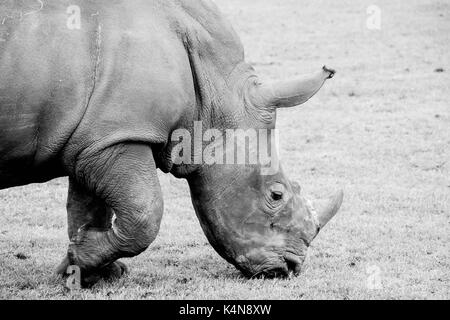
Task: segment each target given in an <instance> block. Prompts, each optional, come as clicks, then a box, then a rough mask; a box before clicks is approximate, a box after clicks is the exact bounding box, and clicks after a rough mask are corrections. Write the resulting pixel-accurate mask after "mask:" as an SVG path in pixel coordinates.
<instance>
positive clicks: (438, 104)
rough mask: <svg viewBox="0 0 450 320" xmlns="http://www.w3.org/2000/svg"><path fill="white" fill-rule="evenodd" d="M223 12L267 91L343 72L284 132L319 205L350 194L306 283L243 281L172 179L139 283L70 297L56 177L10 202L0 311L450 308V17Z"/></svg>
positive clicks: (2, 246) (259, 5)
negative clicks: (28, 302)
mask: <svg viewBox="0 0 450 320" xmlns="http://www.w3.org/2000/svg"><path fill="white" fill-rule="evenodd" d="M217 2H218V4H219V5H220V7H221V8H222V9H223V11H224V12H225V13H226V14H227V15H228V16H229V17H230V19H231V20H232V23H233V24H234V26H235V28H236V29H237V31H238V33H239V34H240V35H241V36H242V40H243V42H244V45H245V46H246V51H247V56H248V58H249V60H250V61H251V62H253V63H254V65H255V67H256V68H257V69H258V70H259V71H260V73H261V74H263V75H264V77H272V78H277V79H281V78H284V77H287V76H293V75H296V74H300V73H304V72H309V71H313V70H316V69H317V68H318V67H320V66H321V65H322V64H323V63H326V64H328V65H330V66H332V67H334V68H336V69H337V70H338V72H339V73H338V74H337V76H336V78H335V79H333V80H332V81H330V82H328V83H327V85H326V87H325V88H324V89H323V91H322V92H321V93H320V94H319V95H318V96H317V97H315V98H314V99H312V100H311V101H310V102H309V103H308V104H307V105H305V106H304V107H303V108H297V109H291V110H285V111H281V112H280V116H279V121H278V125H279V128H280V129H281V135H282V141H283V144H282V151H283V156H284V167H285V168H286V169H287V171H288V172H289V173H290V174H291V176H292V178H294V179H296V180H298V181H300V182H301V184H302V185H303V187H304V189H305V190H306V192H307V193H309V194H310V195H312V196H315V197H320V196H323V195H325V194H327V193H328V192H329V191H331V190H333V189H335V188H337V187H338V186H341V187H343V188H344V189H345V192H346V198H345V203H344V205H343V207H342V210H341V212H340V214H339V215H338V216H337V217H336V218H335V220H334V221H333V222H331V223H330V224H329V226H327V228H326V229H325V230H324V231H323V232H322V233H321V235H320V236H319V237H318V238H317V240H316V241H315V242H314V244H313V246H312V247H311V250H310V254H309V257H308V260H307V263H306V266H305V270H304V272H303V274H302V275H301V276H300V277H298V278H295V279H291V280H270V281H269V280H251V281H248V280H245V279H244V278H242V277H241V275H240V274H239V273H238V272H237V271H236V270H235V269H234V268H233V267H231V266H230V265H228V264H227V263H226V262H224V261H223V260H222V259H221V258H220V257H219V256H218V255H217V254H216V253H215V252H214V251H213V249H212V248H211V247H210V246H209V244H208V243H207V241H206V238H205V237H204V235H203V233H202V231H201V229H200V227H199V223H198V222H197V220H196V217H195V214H194V212H193V209H192V206H191V204H190V199H189V195H188V190H187V187H186V184H185V182H183V181H177V180H175V179H174V178H172V177H169V176H164V175H161V183H162V186H163V189H164V195H165V206H166V209H165V211H166V212H165V216H164V219H163V224H162V228H161V232H160V235H159V237H158V239H157V240H156V241H155V243H154V244H153V245H152V246H151V247H150V248H149V249H148V250H147V251H146V252H145V253H143V254H142V255H140V256H139V257H136V258H133V259H130V260H128V265H129V266H130V267H131V274H130V275H128V276H127V277H125V278H123V279H121V280H119V281H117V282H115V283H100V284H98V285H97V286H95V287H94V288H93V289H91V290H83V291H81V292H78V293H73V294H72V293H69V292H67V291H66V290H65V289H64V288H63V282H62V281H61V280H59V279H57V278H56V277H55V276H54V275H53V270H54V268H55V266H56V265H57V264H58V263H59V261H60V259H61V258H62V256H63V255H64V253H65V250H66V246H67V236H66V219H65V209H64V206H65V197H66V188H67V182H66V180H65V179H59V180H55V181H52V182H50V183H48V184H43V185H32V186H27V187H23V188H16V189H11V190H4V191H1V192H0V298H4V299H5V298H24V299H34V298H38V299H46V298H56V299H70V298H84V299H98V298H100V299H166V298H180V299H185V298H189V299H211V298H220V299H229V298H233V299H234V298H238V299H239V298H243V299H246V298H251V299H270V298H272V299H310V298H331V299H357V298H362V299H374V298H387V299H391V298H392V299H406V298H440V299H444V298H446V299H448V298H450V257H449V255H450V248H449V240H450V239H449V235H450V225H449V223H450V220H449V217H450V175H449V173H450V105H449V104H450V102H449V101H450V85H449V84H450V77H449V75H450V63H449V62H450V61H449V59H450V55H449V51H450V45H449V43H450V4H449V3H448V2H447V1H443V0H442V1H426V0H412V1H388V0H379V1H376V4H377V5H378V6H379V7H380V9H381V17H382V25H381V30H379V31H371V30H369V29H367V28H366V18H367V14H366V8H367V7H368V6H369V5H371V4H372V1H356V0H355V1H350V0H346V1H333V0H322V1H297V0H283V1H281V0H279V1H277V0H258V1H252V0H220V1H219V0H217ZM439 68H442V69H443V70H439ZM439 71H443V72H439ZM377 277H378V278H379V279H380V280H381V286H378V287H377V288H374V287H373V286H371V284H376V280H377ZM374 280H375V282H374Z"/></svg>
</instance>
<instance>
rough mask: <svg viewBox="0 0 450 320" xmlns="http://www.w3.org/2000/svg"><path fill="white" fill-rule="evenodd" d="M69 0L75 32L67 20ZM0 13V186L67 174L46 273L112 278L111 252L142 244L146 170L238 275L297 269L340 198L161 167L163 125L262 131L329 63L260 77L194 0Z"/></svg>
mask: <svg viewBox="0 0 450 320" xmlns="http://www.w3.org/2000/svg"><path fill="white" fill-rule="evenodd" d="M41 4H42V6H41ZM74 5H75V6H78V7H79V8H80V14H81V20H80V21H81V24H80V28H78V29H77V28H75V29H72V28H69V27H68V26H67V19H68V14H67V8H68V7H69V6H74ZM3 19H4V23H3V24H1V25H0V39H1V41H0V188H10V187H14V186H19V185H26V184H29V183H37V182H45V181H48V180H50V179H54V178H57V177H63V176H68V177H69V192H68V200H67V213H68V229H69V230H68V234H69V240H70V243H69V248H68V253H67V256H66V257H65V258H64V260H63V262H62V263H61V265H60V266H59V268H58V273H60V274H64V273H65V272H66V269H67V267H68V266H69V265H77V266H79V267H80V268H81V270H82V274H83V279H84V282H85V284H89V283H92V282H95V281H97V280H98V279H99V278H100V277H103V276H106V277H109V276H111V275H112V276H120V275H121V274H122V273H123V272H124V271H125V270H126V268H125V266H124V265H123V264H122V263H120V262H117V260H118V259H120V258H125V257H132V256H135V255H138V254H139V253H141V252H142V251H144V250H145V249H146V248H147V247H148V246H149V245H150V244H151V243H152V242H153V240H154V239H155V237H156V236H157V234H158V231H159V226H160V222H161V217H162V214H163V202H162V195H161V188H160V186H159V182H158V178H157V172H156V171H157V169H160V170H162V171H163V172H166V173H170V174H173V175H174V176H176V177H177V178H181V179H187V181H188V183H189V186H190V190H191V196H192V202H193V205H194V208H195V211H196V214H197V216H198V218H199V220H200V223H201V226H202V228H203V230H204V232H205V234H206V236H207V238H208V240H209V241H210V243H211V244H212V246H213V247H214V248H215V249H216V251H217V252H218V253H219V254H220V255H221V256H222V257H223V258H224V259H226V260H227V261H228V262H230V263H232V264H233V265H235V266H236V267H237V268H238V269H239V270H241V271H242V272H243V273H244V274H245V275H246V276H248V277H253V276H259V275H264V276H286V275H288V274H289V272H294V273H296V274H298V273H299V272H300V269H301V265H302V263H303V260H304V257H305V255H306V249H307V247H308V246H309V244H310V243H311V241H312V240H313V239H314V237H315V236H316V235H317V233H318V231H319V229H320V228H322V227H323V226H324V225H325V224H326V223H327V222H328V221H329V219H331V217H332V216H334V214H335V213H336V212H337V210H338V209H339V207H340V205H341V203H342V193H341V192H338V193H337V194H336V195H335V196H334V197H332V198H331V200H330V201H328V202H326V204H325V206H324V207H323V208H324V209H320V208H314V206H312V205H311V204H310V203H309V201H307V200H306V199H305V198H304V197H303V195H302V193H301V188H300V187H299V185H298V184H297V183H295V182H292V181H290V180H289V179H288V178H287V177H286V175H285V174H284V172H283V170H282V168H281V167H280V168H279V170H277V172H276V173H274V174H272V175H266V174H262V172H261V170H262V167H261V165H259V164H239V165H237V164H235V165H226V164H223V165H221V164H214V165H206V164H195V165H194V164H175V163H173V161H172V157H171V151H172V150H173V148H174V146H175V145H174V142H173V141H172V140H171V134H172V133H173V132H174V131H175V130H177V129H180V128H184V129H186V130H188V131H189V132H190V133H192V134H194V131H193V127H194V121H202V125H203V129H204V130H207V129H210V128H215V129H217V130H218V131H219V132H225V130H227V129H257V130H260V129H266V130H272V129H274V128H275V124H276V109H277V108H285V107H293V106H296V105H299V104H302V103H304V102H306V101H307V100H308V99H309V98H311V97H312V96H313V95H314V94H315V93H316V92H317V91H318V90H319V89H320V88H321V87H322V85H323V84H324V82H325V80H327V79H328V78H331V77H332V76H333V75H334V73H335V72H334V70H331V69H328V68H326V67H324V68H322V69H320V70H319V71H318V72H317V73H314V74H312V75H309V76H305V77H301V78H299V79H294V80H286V81H282V82H274V83H268V84H264V83H260V81H259V80H258V77H257V75H256V73H255V71H254V69H253V68H252V67H251V66H250V65H248V64H247V63H245V59H244V50H243V47H242V44H241V42H240V40H239V38H238V36H237V35H236V33H235V32H234V30H233V29H232V27H231V26H230V24H229V23H228V22H227V21H226V20H225V19H224V17H223V16H222V15H221V13H220V12H219V11H218V9H217V8H216V6H215V5H214V4H212V3H211V2H210V1H208V0H202V1H199V0H171V1H167V0H153V1H149V0H140V1H139V0H128V1H124V0H108V1H107V0H97V1H93V0H73V1H72V0H71V1H66V0H58V1H57V0H48V1H47V0H43V1H34V0H23V1H20V2H16V1H3V2H1V3H0V21H3ZM274 148H275V146H271V149H274Z"/></svg>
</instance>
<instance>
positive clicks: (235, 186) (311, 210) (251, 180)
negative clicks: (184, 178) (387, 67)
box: [188, 67, 343, 277]
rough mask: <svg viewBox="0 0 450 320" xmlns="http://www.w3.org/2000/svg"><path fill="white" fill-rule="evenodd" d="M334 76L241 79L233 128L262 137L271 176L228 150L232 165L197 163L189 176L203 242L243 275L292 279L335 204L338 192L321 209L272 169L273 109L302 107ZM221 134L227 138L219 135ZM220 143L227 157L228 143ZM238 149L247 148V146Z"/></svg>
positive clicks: (324, 73)
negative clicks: (266, 80) (269, 80)
mask: <svg viewBox="0 0 450 320" xmlns="http://www.w3.org/2000/svg"><path fill="white" fill-rule="evenodd" d="M333 75H334V71H333V70H330V69H327V68H326V67H324V68H323V69H322V70H320V72H318V73H315V74H312V75H309V76H306V77H302V78H299V79H295V80H291V81H285V82H276V83H269V84H261V83H259V82H258V80H257V78H256V77H255V78H253V77H250V78H248V79H247V81H246V83H245V85H242V88H241V90H240V94H239V95H238V96H239V98H238V99H237V101H238V102H237V103H242V105H240V106H239V107H238V108H236V109H238V110H240V111H241V112H240V113H239V114H240V115H239V117H241V119H243V120H241V121H238V122H234V123H238V124H237V125H235V127H237V128H239V129H242V130H247V132H248V130H256V131H257V132H262V131H264V132H266V133H267V136H266V135H265V136H263V138H261V137H259V144H258V146H260V145H261V142H262V141H266V142H267V143H268V146H267V149H271V150H272V152H271V154H272V155H271V162H272V169H275V170H267V166H265V165H264V164H263V163H262V162H260V161H258V162H257V163H254V162H251V161H249V159H250V158H251V157H250V155H249V154H250V153H251V150H250V151H249V153H248V155H247V157H246V159H245V161H242V162H239V161H236V159H237V157H236V158H235V157H234V155H235V154H234V153H236V152H237V151H236V150H234V149H233V150H232V151H231V154H232V155H233V159H234V162H233V161H231V162H232V163H230V161H225V162H224V163H216V164H213V165H202V166H200V167H199V168H197V170H195V171H194V172H193V173H191V174H190V175H189V178H188V182H189V185H190V189H191V194H192V200H193V204H194V207H195V210H196V213H197V215H198V217H199V220H200V222H201V226H202V228H203V230H204V232H205V234H206V236H207V238H208V240H209V242H210V243H211V244H212V246H213V247H214V248H215V249H216V251H217V252H218V253H219V254H220V255H221V256H222V257H223V258H225V259H226V260H227V261H229V262H230V263H232V264H233V265H235V266H236V267H237V268H238V269H239V270H241V271H242V272H243V274H244V275H246V276H248V277H254V276H259V275H263V276H266V277H279V276H287V275H289V274H290V273H291V272H293V273H294V274H298V273H299V272H300V269H301V266H302V264H303V262H304V258H305V255H306V251H307V248H308V246H309V245H310V243H311V241H312V240H313V239H314V238H315V237H316V235H317V234H318V232H319V230H320V229H321V228H323V227H324V226H325V224H326V223H327V222H328V221H329V220H330V219H331V218H332V217H333V216H334V215H335V214H336V212H337V211H338V210H339V208H340V206H341V203H342V198H343V194H342V192H337V193H336V194H335V195H333V196H331V197H330V199H329V200H327V201H324V202H323V203H322V204H321V205H317V204H313V203H311V202H309V201H308V200H307V199H306V198H305V197H304V196H303V195H302V190H301V188H300V186H299V184H297V183H296V182H292V181H290V180H289V179H288V178H287V176H286V175H285V173H284V172H283V169H282V168H281V166H280V165H279V164H278V158H277V154H276V152H274V151H275V145H274V144H275V140H276V139H273V138H274V135H275V131H272V129H274V128H275V118H276V109H277V108H282V107H291V106H296V105H300V104H302V103H304V102H305V101H307V100H308V99H309V98H311V97H312V96H313V95H314V94H315V93H316V92H317V91H318V90H319V89H320V88H321V86H322V85H323V84H324V82H325V80H326V79H328V78H331V77H332V76H333ZM242 110H245V111H244V112H242ZM224 136H228V134H227V133H225V132H223V135H222V137H224ZM219 140H220V141H222V140H221V139H217V141H216V143H217V142H218V141H219ZM241 143H242V141H241ZM225 144H226V145H227V146H226V148H225V153H227V154H229V153H230V152H229V151H230V150H229V141H228V140H227V141H226V142H225ZM244 144H245V145H246V147H248V141H247V144H246V142H244ZM233 145H234V147H235V146H236V145H235V141H233ZM248 148H250V147H248ZM261 152H262V151H261V149H260V148H259V149H258V150H257V152H256V153H257V156H258V159H259V156H260V153H261ZM228 160H229V159H228ZM236 162H237V163H236ZM273 162H275V163H276V165H275V166H274V165H273Z"/></svg>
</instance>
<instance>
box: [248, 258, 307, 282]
mask: <svg viewBox="0 0 450 320" xmlns="http://www.w3.org/2000/svg"><path fill="white" fill-rule="evenodd" d="M302 264H303V259H302V258H301V257H300V256H298V255H296V254H294V253H291V252H286V253H285V254H284V255H283V257H282V259H281V260H280V262H279V263H278V264H276V265H271V266H267V267H265V268H263V269H261V270H260V271H258V272H256V273H255V274H253V275H252V276H251V277H250V278H251V279H255V278H256V279H259V278H264V279H274V278H288V277H290V276H292V275H293V276H298V275H299V274H300V271H301V267H302Z"/></svg>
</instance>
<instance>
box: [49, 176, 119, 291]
mask: <svg viewBox="0 0 450 320" xmlns="http://www.w3.org/2000/svg"><path fill="white" fill-rule="evenodd" d="M112 217H113V212H112V210H111V209H110V208H108V207H107V206H106V205H105V202H104V201H103V200H101V199H99V198H98V197H97V196H95V195H94V194H92V193H90V192H88V191H87V190H86V189H85V188H84V187H83V186H81V185H79V184H78V183H77V182H76V181H75V179H73V178H69V192H68V195H67V223H68V233H69V239H74V237H76V235H77V233H78V230H79V229H80V228H86V227H88V228H89V229H92V230H99V231H108V230H110V229H111V227H112V225H111V219H112ZM69 266H70V261H69V257H68V256H66V257H65V258H64V260H63V261H62V262H61V264H60V265H59V267H58V268H57V273H58V274H60V275H62V276H64V275H66V272H67V270H68V267H69ZM126 271H127V268H126V266H125V264H123V263H121V262H118V261H116V262H113V263H111V264H110V265H108V266H106V267H104V268H102V269H99V270H96V271H95V272H93V273H91V274H89V275H84V277H83V280H84V283H85V284H88V283H95V282H97V281H98V280H99V279H101V278H103V279H110V278H117V277H120V276H121V275H123V274H124V273H125V272H126Z"/></svg>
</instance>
